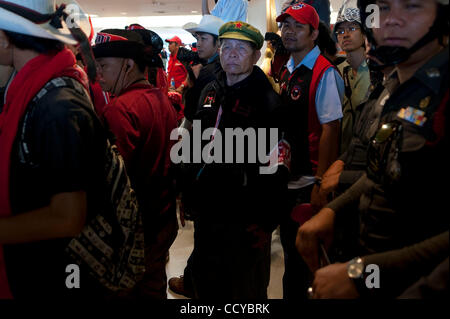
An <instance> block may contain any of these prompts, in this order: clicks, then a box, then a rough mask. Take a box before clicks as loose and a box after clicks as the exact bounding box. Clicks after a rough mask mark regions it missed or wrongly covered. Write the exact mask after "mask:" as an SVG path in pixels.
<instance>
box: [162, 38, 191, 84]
mask: <svg viewBox="0 0 450 319" xmlns="http://www.w3.org/2000/svg"><path fill="white" fill-rule="evenodd" d="M166 42H168V43H169V51H170V59H169V66H168V68H167V79H168V80H169V85H170V87H171V88H172V89H178V88H179V87H180V86H181V85H182V84H183V82H184V81H185V80H186V77H187V70H186V68H185V66H184V65H183V64H182V63H181V62H180V61H178V59H177V54H178V49H179V48H180V46H182V45H183V43H182V42H181V39H180V38H179V37H177V36H174V37H173V38H171V39H167V40H166ZM172 79H173V81H174V82H175V83H172Z"/></svg>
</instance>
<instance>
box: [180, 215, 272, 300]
mask: <svg viewBox="0 0 450 319" xmlns="http://www.w3.org/2000/svg"><path fill="white" fill-rule="evenodd" d="M249 236H251V235H250V233H248V232H247V231H246V226H245V225H242V224H231V223H229V222H226V223H224V222H223V221H211V220H204V219H202V218H199V219H198V220H197V221H196V225H195V233H194V251H193V254H192V255H191V262H190V265H191V266H189V264H188V267H187V268H188V270H190V271H191V276H190V278H192V283H193V288H194V295H195V298H198V299H203V300H205V299H206V300H208V299H213V300H218V299H220V300H226V299H267V287H268V285H269V280H270V241H269V242H268V243H267V244H266V245H265V246H264V247H263V248H253V247H252V240H251V237H249ZM185 271H186V269H185ZM185 282H186V281H185Z"/></svg>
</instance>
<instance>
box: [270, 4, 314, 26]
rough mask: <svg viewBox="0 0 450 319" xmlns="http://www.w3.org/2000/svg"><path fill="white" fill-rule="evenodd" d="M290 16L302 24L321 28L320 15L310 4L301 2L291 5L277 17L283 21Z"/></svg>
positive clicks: (278, 20) (279, 20)
mask: <svg viewBox="0 0 450 319" xmlns="http://www.w3.org/2000/svg"><path fill="white" fill-rule="evenodd" d="M288 16H291V17H292V18H294V19H295V21H297V22H299V23H301V24H310V25H311V26H312V27H313V28H314V29H316V30H317V28H319V15H318V14H317V11H316V9H314V8H313V7H312V6H310V5H309V4H306V3H303V2H299V3H295V4H293V5H291V6H290V7H289V8H288V9H287V10H286V11H285V12H284V13H283V14H281V15H279V16H278V17H277V22H283V21H284V20H285V19H286V18H287V17H288Z"/></svg>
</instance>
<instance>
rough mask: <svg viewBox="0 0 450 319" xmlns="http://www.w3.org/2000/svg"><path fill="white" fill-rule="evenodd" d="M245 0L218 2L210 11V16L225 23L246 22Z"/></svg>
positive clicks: (246, 5) (246, 4) (246, 7)
mask: <svg viewBox="0 0 450 319" xmlns="http://www.w3.org/2000/svg"><path fill="white" fill-rule="evenodd" d="M247 9H248V2H247V0H219V1H218V2H217V3H216V6H215V7H214V9H212V11H211V15H213V16H216V17H218V18H220V19H222V20H223V22H225V23H227V22H230V21H243V22H247Z"/></svg>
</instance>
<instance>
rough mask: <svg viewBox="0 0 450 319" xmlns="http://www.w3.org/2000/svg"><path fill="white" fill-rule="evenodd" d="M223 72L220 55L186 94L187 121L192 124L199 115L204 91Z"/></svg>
mask: <svg viewBox="0 0 450 319" xmlns="http://www.w3.org/2000/svg"><path fill="white" fill-rule="evenodd" d="M220 71H222V66H221V65H220V59H219V55H217V56H216V57H215V58H214V60H213V61H211V62H210V63H208V64H206V65H205V66H204V67H203V68H202V69H201V70H200V73H199V75H198V78H197V79H195V82H194V86H193V87H192V88H190V89H189V90H187V91H186V94H185V97H184V98H185V107H184V116H185V117H186V119H188V120H189V121H191V122H192V120H193V119H194V116H195V114H196V113H197V107H198V100H199V98H200V95H201V93H202V91H203V89H204V88H205V87H206V86H207V85H208V84H210V83H211V82H213V81H214V80H215V79H216V77H217V74H218V73H219V72H220Z"/></svg>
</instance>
